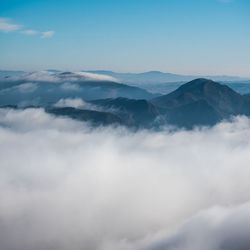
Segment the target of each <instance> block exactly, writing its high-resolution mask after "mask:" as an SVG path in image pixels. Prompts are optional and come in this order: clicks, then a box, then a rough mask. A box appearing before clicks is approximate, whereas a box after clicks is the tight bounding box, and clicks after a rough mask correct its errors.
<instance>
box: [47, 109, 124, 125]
mask: <svg viewBox="0 0 250 250" xmlns="http://www.w3.org/2000/svg"><path fill="white" fill-rule="evenodd" d="M45 110H46V112H47V113H50V114H53V115H57V116H67V117H70V118H72V119H75V120H79V121H87V122H90V123H91V124H92V125H94V126H100V125H104V126H106V125H111V124H117V125H125V124H124V122H123V121H122V120H121V119H120V118H119V117H118V116H116V115H114V114H112V113H108V112H99V111H93V110H83V109H76V108H72V107H64V108H57V107H50V108H46V109H45Z"/></svg>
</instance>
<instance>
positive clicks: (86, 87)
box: [0, 71, 250, 129]
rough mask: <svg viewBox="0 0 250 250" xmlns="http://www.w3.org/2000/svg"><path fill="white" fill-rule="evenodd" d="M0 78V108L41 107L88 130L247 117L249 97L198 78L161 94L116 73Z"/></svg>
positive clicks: (187, 124)
mask: <svg viewBox="0 0 250 250" xmlns="http://www.w3.org/2000/svg"><path fill="white" fill-rule="evenodd" d="M1 74H2V75H1V80H0V105H1V106H2V107H6V106H9V107H15V108H27V107H30V106H33V107H44V108H45V110H46V111H47V112H49V113H52V114H54V115H60V116H68V117H71V118H73V119H78V120H80V121H88V122H90V123H92V124H93V125H94V126H99V125H109V124H117V125H123V126H128V127H131V128H132V127H134V128H160V127H161V126H166V125H171V126H172V125H174V126H177V127H184V128H189V129H190V128H193V127H194V126H211V125H215V124H216V123H218V122H220V121H222V120H223V119H230V118H231V117H232V116H237V115H246V116H250V98H249V95H242V94H240V93H237V92H235V91H234V90H233V89H231V88H230V87H228V86H226V85H222V84H220V83H217V82H214V81H212V80H208V79H204V78H199V79H196V80H192V81H190V82H188V83H184V84H182V85H181V86H180V87H178V85H177V86H176V88H177V89H176V90H174V91H173V92H171V93H169V94H165V95H164V94H160V93H157V94H155V93H151V92H150V91H147V90H145V89H143V88H139V87H136V86H130V85H128V84H124V83H122V82H120V81H118V80H117V78H116V77H117V76H119V74H116V73H114V74H111V73H110V74H109V75H108V73H107V72H106V71H92V72H78V73H72V72H58V71H43V72H33V73H21V72H9V71H7V72H1ZM122 76H123V77H127V76H128V75H127V74H125V75H124V74H122ZM135 76H136V77H137V80H138V79H139V78H140V79H142V80H143V79H144V78H145V79H148V81H153V80H152V79H154V80H155V81H156V85H157V81H158V83H159V81H161V80H162V81H163V80H164V81H165V80H166V78H168V77H169V79H172V80H173V79H174V78H175V79H177V75H172V74H164V73H161V72H147V73H143V74H129V77H130V78H131V79H132V78H133V80H134V81H135V80H136V77H135ZM150 77H152V78H150ZM171 77H172V78H171ZM178 77H179V76H178ZM178 79H180V78H178ZM228 79H229V78H228ZM231 79H232V78H231ZM127 80H128V78H127ZM124 81H126V80H125V78H124ZM138 81H139V80H138ZM166 84H167V83H166Z"/></svg>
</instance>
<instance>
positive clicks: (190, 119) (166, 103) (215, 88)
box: [151, 78, 250, 127]
mask: <svg viewBox="0 0 250 250" xmlns="http://www.w3.org/2000/svg"><path fill="white" fill-rule="evenodd" d="M151 101H152V103H153V104H155V105H156V106H158V108H159V109H160V110H161V113H162V114H165V115H166V116H167V120H168V122H169V123H173V124H176V125H179V126H184V127H191V126H193V125H213V124H215V123H216V122H218V121H220V120H222V119H227V118H229V117H230V116H232V115H249V107H250V106H249V102H248V101H247V97H245V96H242V95H240V94H238V93H236V92H235V91H233V90H232V89H231V88H229V87H228V86H226V85H221V84H219V83H216V82H214V81H212V80H208V79H202V78H201V79H196V80H193V81H191V82H188V83H186V84H184V85H182V86H181V87H179V88H178V89H177V90H175V91H173V92H172V93H170V94H168V95H163V96H160V97H157V98H154V99H152V100H151Z"/></svg>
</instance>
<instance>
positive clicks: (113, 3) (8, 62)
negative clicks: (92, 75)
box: [0, 0, 250, 77]
mask: <svg viewBox="0 0 250 250" xmlns="http://www.w3.org/2000/svg"><path fill="white" fill-rule="evenodd" d="M249 23H250V1H249V0H202V1H200V0H157V1H156V0H133V1H130V0H120V1H117V0H105V1H104V0H81V1H78V0H60V1H59V0H53V1H51V0H50V1H49V0H22V1H20V0H2V1H1V2H0V58H1V59H0V69H3V70H7V69H8V70H25V71H34V70H44V69H60V70H71V71H79V70H94V69H103V70H113V71H117V72H143V71H149V70H159V71H163V72H170V73H179V74H198V75H199V74H200V75H236V76H245V77H249V76H250V25H249Z"/></svg>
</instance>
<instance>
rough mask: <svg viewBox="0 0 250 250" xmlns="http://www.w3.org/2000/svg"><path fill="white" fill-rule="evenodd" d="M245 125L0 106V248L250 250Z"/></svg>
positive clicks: (249, 142)
mask: <svg viewBox="0 0 250 250" xmlns="http://www.w3.org/2000/svg"><path fill="white" fill-rule="evenodd" d="M249 152H250V120H249V119H247V118H246V117H236V118H235V119H234V120H233V121H232V122H222V123H220V124H218V125H216V126H215V127H213V128H200V129H195V130H193V131H185V130H179V131H175V132H173V131H172V130H169V129H168V128H165V129H164V130H163V131H160V132H155V131H147V130H142V131H138V132H136V133H133V132H131V131H128V130H126V129H125V128H112V127H106V128H102V127H99V128H97V129H91V128H90V127H89V126H88V124H87V123H81V122H77V121H73V120H71V119H68V118H56V117H54V116H51V115H49V114H47V113H45V112H44V110H43V109H25V110H13V109H0V249H3V250H7V249H8V250H9V249H10V250H34V249H35V250H69V249H70V250H137V249H139V250H236V249H237V250H243V249H244V250H246V249H250V237H249V232H250V181H249V180H250V154H249Z"/></svg>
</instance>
